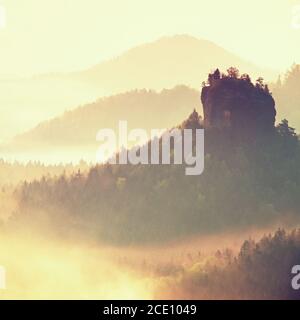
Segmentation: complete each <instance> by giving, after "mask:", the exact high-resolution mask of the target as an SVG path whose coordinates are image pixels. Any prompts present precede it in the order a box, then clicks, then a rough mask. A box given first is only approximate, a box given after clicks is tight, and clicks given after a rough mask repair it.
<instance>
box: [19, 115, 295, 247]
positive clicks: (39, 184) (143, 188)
mask: <svg viewBox="0 0 300 320" xmlns="http://www.w3.org/2000/svg"><path fill="white" fill-rule="evenodd" d="M194 115H195V114H194ZM191 119H192V120H193V119H194V117H192V118H191ZM199 121H200V120H199ZM192 123H193V126H194V125H195V120H193V121H192ZM231 134H232V133H231V132H230V131H226V130H225V129H224V130H221V131H218V130H206V133H205V135H206V140H205V141H206V155H205V170H204V173H203V174H202V175H201V176H186V175H185V172H184V167H183V166H181V165H136V166H132V165H100V166H96V167H94V168H92V169H90V171H89V173H88V174H84V175H82V174H80V175H76V174H73V175H71V176H65V175H63V176H61V177H60V178H44V179H42V180H40V181H35V182H32V183H25V184H24V185H23V186H22V187H21V188H19V189H18V191H17V193H16V197H17V200H18V202H19V203H20V212H19V214H18V215H17V219H21V220H23V221H26V220H27V219H28V215H29V216H30V214H32V212H33V211H34V210H33V209H37V210H39V209H42V210H43V211H46V212H48V214H49V217H50V218H49V219H50V223H51V222H52V224H53V226H54V227H56V225H57V224H59V225H60V228H65V230H66V231H65V232H70V230H72V228H77V229H78V228H79V229H80V228H82V229H84V230H85V232H86V233H87V234H89V233H90V235H91V236H92V237H96V238H98V239H101V240H102V241H103V240H104V241H108V242H113V243H142V242H155V241H158V242H159V241H163V240H170V239H173V238H177V239H178V238H180V237H184V236H186V235H192V234H199V233H200V234H207V233H212V232H218V231H224V230H227V229H231V228H240V227H245V226H250V225H260V226H262V225H265V224H268V223H272V222H273V221H276V220H277V219H278V218H280V216H281V215H286V213H290V214H291V215H294V216H296V217H299V208H300V188H299V186H300V168H299V163H300V150H299V143H298V140H297V137H296V136H295V133H294V131H293V130H292V129H291V128H290V127H289V126H288V123H287V122H286V121H283V122H282V123H281V124H280V125H279V126H278V127H277V128H276V130H275V129H274V131H273V132H272V134H269V135H262V136H260V137H259V139H256V140H255V142H254V143H253V144H243V143H237V142H236V141H235V140H234V137H232V136H231ZM61 212H63V214H64V217H65V215H67V217H68V219H67V221H68V223H66V222H65V221H64V220H63V219H61V218H60V214H61ZM25 213H27V214H25ZM35 219H39V218H38V217H35ZM48 222H49V221H48Z"/></svg>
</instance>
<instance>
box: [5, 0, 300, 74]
mask: <svg viewBox="0 0 300 320" xmlns="http://www.w3.org/2000/svg"><path fill="white" fill-rule="evenodd" d="M295 5H300V0H299V1H298V0H276V1H273V0H263V1H261V0H251V1H239V0H227V1H223V0H210V1H203V0H185V1H171V0H165V1H159V0H151V1H146V0H127V1H122V0H111V1H103V0H76V1H73V0H43V1H40V0H26V1H20V0H0V6H3V7H5V11H6V23H7V24H6V27H5V28H1V29H0V44H1V51H0V70H1V72H0V76H2V77H3V76H5V75H8V74H13V75H18V76H20V75H30V74H37V73H48V72H68V71H75V70H80V69H85V68H88V67H90V66H92V65H94V64H97V63H99V62H101V61H103V60H106V59H109V58H112V57H115V56H118V55H119V54H121V53H122V52H123V51H126V50H127V49H129V48H131V47H133V46H135V45H138V44H141V43H145V42H149V41H153V40H155V39H157V38H159V37H162V36H166V35H173V34H183V33H184V34H185V33H186V34H190V35H192V36H195V37H198V38H204V39H209V40H211V41H213V42H215V43H217V44H219V45H220V46H222V47H224V48H226V49H228V50H230V51H232V52H234V53H236V54H237V55H240V56H241V57H243V58H245V59H247V60H250V61H252V62H254V63H256V64H257V65H261V66H264V67H271V68H273V69H279V70H282V71H283V70H285V69H286V68H287V67H289V66H290V65H291V64H292V63H293V62H299V61H300V46H299V39H300V30H297V29H293V28H292V26H291V25H292V18H293V14H292V11H293V7H294V6H295Z"/></svg>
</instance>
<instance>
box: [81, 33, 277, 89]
mask: <svg viewBox="0 0 300 320" xmlns="http://www.w3.org/2000/svg"><path fill="white" fill-rule="evenodd" d="M233 65H234V66H236V67H237V68H239V69H240V70H244V71H245V72H247V73H250V74H252V75H253V76H254V77H258V76H259V75H260V74H265V77H266V78H271V77H274V73H273V72H272V71H270V70H262V69H261V68H259V67H257V66H255V65H254V64H252V63H250V62H247V61H245V60H243V59H241V58H240V57H238V56H237V55H235V54H233V53H231V52H229V51H227V50H225V49H223V48H222V47H220V46H218V45H216V44H214V43H213V42H211V41H207V40H203V39H197V38H195V37H191V36H189V35H177V36H172V37H163V38H161V39H159V40H157V41H154V42H151V43H148V44H144V45H140V46H137V47H135V48H132V49H130V50H128V51H127V52H125V53H124V54H123V55H121V56H119V57H116V58H115V59H112V60H110V61H107V62H103V63H100V64H99V65H97V66H94V67H92V68H91V69H89V70H86V71H83V72H80V73H78V74H76V75H77V76H78V77H80V78H81V79H85V80H86V81H92V82H94V83H95V84H97V86H99V87H101V88H104V89H105V90H106V91H107V90H108V91H110V92H116V91H117V92H120V91H124V90H130V89H132V88H151V89H157V90H161V89H162V88H170V87H173V86H176V85H178V84H184V85H187V86H191V87H194V88H198V87H199V79H204V78H205V77H206V75H207V74H208V72H210V71H211V70H212V69H215V68H216V66H218V67H219V68H221V69H225V70H226V69H227V68H228V67H230V66H233Z"/></svg>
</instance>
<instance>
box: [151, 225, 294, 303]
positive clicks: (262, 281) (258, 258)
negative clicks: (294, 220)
mask: <svg viewBox="0 0 300 320" xmlns="http://www.w3.org/2000/svg"><path fill="white" fill-rule="evenodd" d="M299 260H300V230H299V229H297V230H293V231H290V232H286V231H285V230H284V229H279V230H277V231H276V232H275V233H274V234H268V235H265V236H263V237H262V238H261V239H260V240H259V241H255V240H253V239H248V240H246V241H245V242H244V243H243V244H242V246H241V248H240V250H239V252H238V253H237V254H234V252H233V251H232V250H230V249H224V250H222V251H220V250H218V251H217V252H216V253H215V255H214V256H210V257H197V258H194V261H193V263H192V264H191V265H190V266H188V267H183V268H181V269H180V268H177V269H175V270H174V269H173V270H172V269H170V271H169V273H168V275H167V276H164V277H163V280H161V282H160V283H161V284H160V286H159V288H158V290H157V298H166V297H167V298H168V299H174V298H175V299H283V300H285V299H299V298H300V296H299V292H298V291H296V290H293V288H292V286H291V279H292V278H293V275H292V274H291V270H292V267H293V266H294V265H298V264H299Z"/></svg>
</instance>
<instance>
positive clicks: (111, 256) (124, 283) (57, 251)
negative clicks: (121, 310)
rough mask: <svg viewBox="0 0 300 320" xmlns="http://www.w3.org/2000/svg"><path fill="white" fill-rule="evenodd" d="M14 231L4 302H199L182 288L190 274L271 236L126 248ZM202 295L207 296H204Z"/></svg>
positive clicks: (1, 294)
mask: <svg viewBox="0 0 300 320" xmlns="http://www.w3.org/2000/svg"><path fill="white" fill-rule="evenodd" d="M274 228H275V226H273V227H272V230H274ZM15 231H17V232H14V231H13V229H3V230H2V231H1V236H0V265H2V266H3V267H4V268H5V270H6V289H5V290H0V298H1V299H155V298H169V297H171V298H173V299H176V298H199V296H198V295H197V294H195V296H193V292H194V291H193V290H191V291H189V292H188V294H187V293H186V288H184V290H183V289H182V290H181V286H182V285H183V286H184V283H183V284H181V282H182V281H185V278H186V277H189V276H188V275H189V274H190V273H191V271H192V273H193V272H194V273H195V270H196V272H198V273H199V272H200V274H201V272H202V271H200V270H202V269H203V272H205V271H204V270H206V269H207V266H213V265H215V266H216V268H217V267H218V268H219V267H220V266H222V263H220V260H218V259H217V258H216V257H217V254H216V252H227V254H229V253H230V255H231V256H232V257H233V256H235V255H237V254H238V252H239V250H240V247H241V245H242V243H243V241H244V240H245V239H247V238H249V237H251V238H252V239H259V238H260V237H261V236H262V235H263V234H265V233H268V232H269V230H266V229H265V230H261V229H260V230H255V229H252V230H244V231H243V232H241V231H240V232H231V233H223V234H218V235H214V236H213V235H212V236H202V237H200V236H198V237H191V238H188V239H185V240H181V241H173V242H169V243H164V244H161V245H149V244H148V245H143V246H138V245H134V246H127V247H126V246H110V245H107V244H101V243H100V242H94V241H90V240H87V239H86V238H84V237H83V236H81V235H80V234H78V235H73V236H70V235H68V236H67V237H66V239H64V238H63V236H61V235H60V236H57V234H55V233H53V232H52V231H51V230H46V229H45V228H44V227H43V228H41V230H40V232H39V231H38V228H37V226H36V227H35V228H32V229H30V228H29V227H24V228H19V229H17V230H15ZM198 273H197V274H198ZM193 285H195V286H196V285H197V282H193ZM174 286H176V290H174V292H173V289H172V288H174ZM170 292H173V293H172V294H171V293H170ZM183 293H184V294H185V296H184V295H183ZM224 295H225V296H226V292H225V291H224ZM201 297H206V298H207V296H205V295H203V293H202V295H200V298H201Z"/></svg>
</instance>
